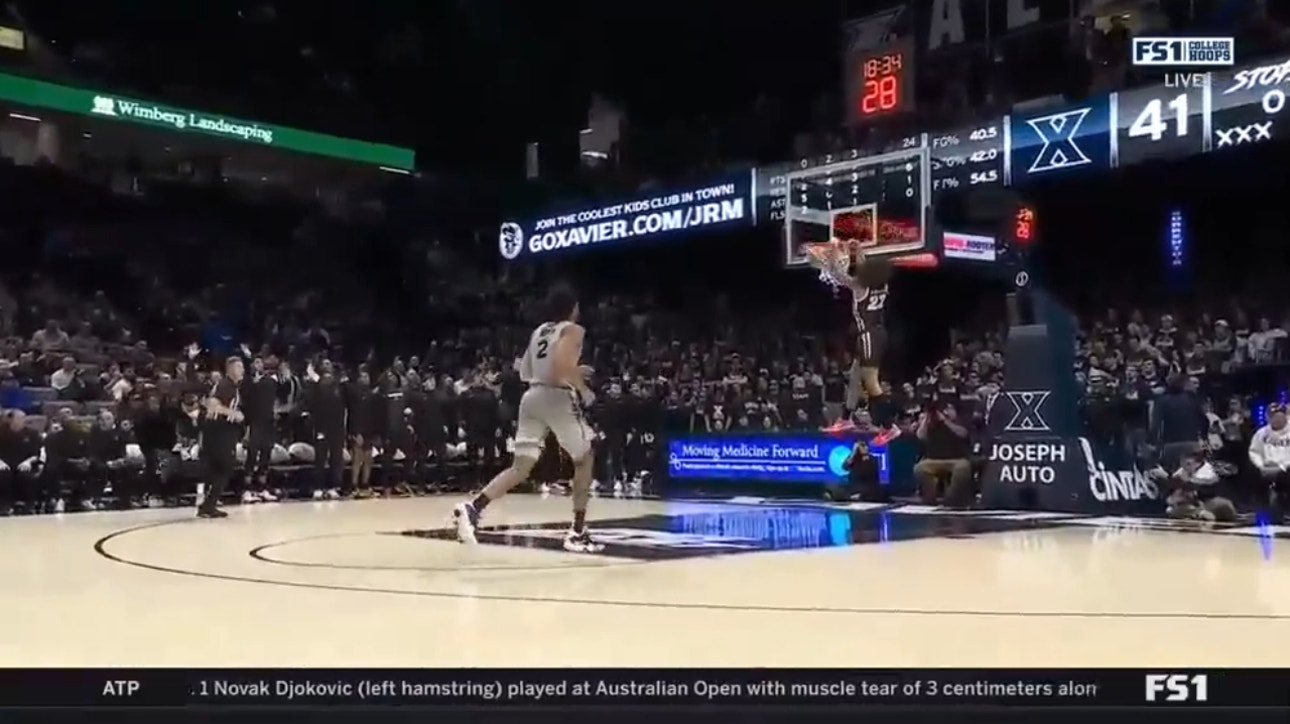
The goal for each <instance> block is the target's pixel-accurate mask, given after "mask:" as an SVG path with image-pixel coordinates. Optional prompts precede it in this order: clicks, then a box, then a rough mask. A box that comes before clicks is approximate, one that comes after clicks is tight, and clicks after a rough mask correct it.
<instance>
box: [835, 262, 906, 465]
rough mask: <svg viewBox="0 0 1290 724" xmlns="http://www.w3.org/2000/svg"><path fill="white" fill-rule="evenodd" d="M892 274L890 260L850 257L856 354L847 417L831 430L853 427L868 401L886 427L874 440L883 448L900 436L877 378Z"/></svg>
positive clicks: (871, 411)
mask: <svg viewBox="0 0 1290 724" xmlns="http://www.w3.org/2000/svg"><path fill="white" fill-rule="evenodd" d="M891 273H892V265H891V262H890V261H888V260H887V259H883V258H877V257H872V256H866V255H865V254H864V252H862V251H860V250H858V249H857V250H855V251H854V252H853V253H852V255H851V261H850V264H849V265H848V268H847V273H846V277H847V278H846V281H847V286H848V287H849V288H850V289H851V314H852V317H853V318H854V319H855V324H856V333H857V334H856V354H855V359H854V361H852V363H851V372H850V383H849V384H848V386H847V397H846V403H845V404H846V410H847V414H846V416H845V417H843V418H842V419H841V420H839V421H838V422H837V423H836V424H834V425H833V426H831V427H830V428H829V431H830V432H840V431H845V430H848V429H851V428H853V427H854V422H852V420H851V415H852V414H853V413H854V412H855V410H856V408H857V407H859V406H860V402H861V399H862V398H865V399H867V400H868V403H869V404H868V407H869V414H870V416H871V417H872V418H873V421H874V423H876V424H877V425H878V426H879V427H881V428H883V431H882V432H881V433H880V434H879V435H878V436H877V437H876V438H874V440H873V444H875V445H884V444H886V443H887V442H888V441H890V440H891V439H892V438H894V437H896V436H897V435H899V434H900V429H899V428H898V427H896V425H895V414H894V411H893V410H892V409H891V400H888V399H887V396H886V395H884V394H883V390H882V381H881V380H880V379H879V377H878V370H879V368H880V367H881V366H882V359H883V355H884V354H886V348H887V327H886V319H885V317H886V311H887V298H888V296H889V294H890V291H889V289H888V284H889V282H890V281H891Z"/></svg>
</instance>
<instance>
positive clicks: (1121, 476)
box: [1079, 437, 1160, 503]
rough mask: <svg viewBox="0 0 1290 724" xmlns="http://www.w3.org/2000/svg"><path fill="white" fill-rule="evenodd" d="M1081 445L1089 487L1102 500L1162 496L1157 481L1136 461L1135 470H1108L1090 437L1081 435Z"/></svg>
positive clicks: (1145, 498) (1117, 500)
mask: <svg viewBox="0 0 1290 724" xmlns="http://www.w3.org/2000/svg"><path fill="white" fill-rule="evenodd" d="M1079 446H1080V449H1081V450H1082V451H1083V452H1084V464H1085V465H1087V466H1088V489H1089V491H1090V492H1092V493H1093V497H1094V498H1097V499H1098V500H1099V501H1100V502H1103V503H1114V502H1120V501H1134V500H1155V499H1156V498H1158V497H1160V491H1159V489H1157V488H1156V484H1155V482H1154V481H1152V480H1151V478H1149V477H1147V476H1146V474H1145V473H1143V472H1142V471H1141V470H1140V469H1139V468H1138V466H1137V464H1136V463H1135V464H1134V466H1133V470H1107V469H1106V465H1104V464H1102V461H1100V460H1098V459H1097V456H1096V455H1094V454H1093V445H1092V444H1091V443H1090V442H1089V441H1088V438H1086V437H1081V438H1080V439H1079Z"/></svg>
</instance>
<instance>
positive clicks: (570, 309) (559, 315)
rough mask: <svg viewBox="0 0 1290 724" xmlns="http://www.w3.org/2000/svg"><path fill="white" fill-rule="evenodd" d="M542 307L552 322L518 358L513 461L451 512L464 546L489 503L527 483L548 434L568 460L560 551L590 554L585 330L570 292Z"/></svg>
mask: <svg viewBox="0 0 1290 724" xmlns="http://www.w3.org/2000/svg"><path fill="white" fill-rule="evenodd" d="M547 304H548V314H549V316H548V317H547V319H550V320H551V321H549V322H546V323H544V324H541V325H539V326H538V328H537V329H535V330H533V334H532V336H530V337H529V346H528V348H527V349H526V350H525V351H524V356H523V357H521V358H520V364H519V373H520V379H521V380H523V381H524V382H526V383H528V386H529V388H528V390H526V391H525V392H524V395H523V397H521V398H520V407H519V412H518V420H517V424H516V430H515V457H514V460H513V461H512V462H511V466H510V467H509V468H507V469H506V470H503V471H502V472H500V473H498V474H497V477H495V478H493V479H492V480H491V481H490V482H489V483H488V485H486V486H484V489H483V490H482V491H480V493H479V495H477V496H475V499H474V500H472V501H470V502H468V503H461V504H459V505H457V507H456V508H455V509H453V517H454V518H455V522H456V526H457V539H458V540H460V541H461V542H463V543H474V542H475V541H476V536H475V531H476V529H477V527H478V524H479V515H480V513H482V512H483V510H484V508H485V507H487V506H488V504H489V503H492V502H493V501H495V500H497V499H499V498H501V497H502V496H503V495H506V493H507V492H509V491H510V490H511V488H514V487H515V486H516V485H519V484H520V483H522V482H524V481H525V480H527V479H528V477H529V474H530V473H531V472H532V470H533V466H534V464H536V463H537V460H538V457H539V456H540V455H541V453H542V446H543V442H544V441H545V440H546V437H547V433H548V432H550V433H552V434H554V435H555V439H556V441H557V442H558V443H559V444H560V447H562V448H563V449H564V451H565V452H567V453H568V454H569V457H570V458H571V459H572V460H573V481H572V482H573V526H572V527H571V528H570V530H569V532H568V533H567V534H565V537H564V549H565V550H567V551H571V552H574V553H595V552H597V551H600V550H602V549H603V546H601V545H600V544H599V543H597V542H595V541H594V540H593V539H592V538H591V536H590V535H589V534H588V533H587V501H589V500H590V499H591V473H592V465H593V463H594V453H593V452H592V449H591V440H592V435H591V428H590V427H589V426H588V425H587V423H586V421H585V420H583V414H582V408H583V407H584V406H586V405H590V404H591V403H592V400H593V399H594V397H593V395H592V393H591V390H590V389H589V388H588V387H587V380H586V376H587V375H588V374H589V373H590V369H589V368H587V367H583V366H579V364H578V360H579V358H580V357H581V356H582V340H583V336H584V331H583V328H582V327H581V326H580V325H579V324H578V301H577V299H575V298H574V295H573V292H572V291H570V290H569V289H567V288H564V287H557V288H555V289H553V290H552V291H551V294H550V295H549V297H548V298H547Z"/></svg>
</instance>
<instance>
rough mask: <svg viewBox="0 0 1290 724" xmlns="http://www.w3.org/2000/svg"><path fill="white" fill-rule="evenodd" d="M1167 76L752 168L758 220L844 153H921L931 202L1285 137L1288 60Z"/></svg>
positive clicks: (778, 211) (773, 213)
mask: <svg viewBox="0 0 1290 724" xmlns="http://www.w3.org/2000/svg"><path fill="white" fill-rule="evenodd" d="M1168 77H1169V82H1168V83H1163V84H1159V85H1155V86H1149V87H1144V88H1136V89H1133V90H1127V91H1122V92H1118V93H1111V94H1109V95H1105V96H1101V97H1098V98H1094V99H1089V100H1086V101H1082V102H1080V103H1075V104H1068V105H1057V106H1054V107H1051V108H1044V109H1040V110H1033V111H1030V112H1027V113H1014V114H1011V115H1006V116H1002V117H999V118H996V119H993V120H991V121H987V122H985V123H980V124H977V125H974V126H971V127H968V128H962V129H959V130H956V131H949V132H944V133H922V134H916V135H914V136H910V137H907V138H902V139H898V140H896V141H895V142H894V143H890V144H887V145H885V146H883V147H881V148H874V149H867V150H852V151H846V152H844V153H842V154H833V155H832V156H831V157H829V158H819V159H799V160H797V161H790V162H786V163H782V164H775V165H772V166H766V167H761V168H758V169H757V171H756V174H755V181H756V186H755V188H756V199H755V203H756V208H757V214H758V221H759V222H775V223H781V222H782V221H783V219H784V209H785V207H786V202H787V200H786V198H785V197H786V196H787V195H788V194H789V188H788V187H789V184H788V183H787V180H786V179H787V177H788V175H789V174H792V173H794V172H797V171H798V170H799V169H804V168H810V167H813V166H827V165H829V163H830V162H832V161H834V160H835V159H838V158H842V157H845V158H847V159H849V160H862V159H864V158H865V157H866V156H878V155H881V154H884V153H891V152H892V151H896V150H900V151H913V150H915V149H927V151H928V157H929V160H930V165H929V169H930V177H931V178H930V179H929V184H928V188H929V193H930V195H931V199H930V201H931V203H933V204H934V203H935V202H936V199H937V197H938V196H940V195H942V194H946V193H953V192H955V191H961V190H967V189H971V188H973V187H979V186H989V185H999V184H1005V185H1014V184H1015V185H1021V184H1025V183H1027V182H1030V181H1037V180H1040V179H1047V178H1059V177H1066V176H1071V175H1074V174H1079V173H1087V172H1090V171H1093V172H1096V171H1105V170H1107V169H1112V168H1119V167H1123V166H1129V165H1133V164H1137V163H1141V162H1144V161H1150V160H1169V159H1180V158H1186V157H1188V156H1192V155H1195V154H1199V153H1208V152H1210V151H1222V150H1225V149H1230V148H1237V147H1243V146H1250V145H1254V144H1260V143H1267V142H1269V141H1273V140H1276V139H1279V138H1290V108H1287V92H1290V56H1281V57H1279V58H1273V59H1270V60H1268V61H1266V62H1263V63H1259V64H1256V65H1247V66H1243V67H1233V68H1214V69H1212V70H1209V71H1208V72H1201V73H1189V74H1188V73H1177V74H1171V75H1170V76H1168ZM787 203H791V202H787ZM796 261H798V260H795V259H790V260H789V262H790V263H794V262H796Z"/></svg>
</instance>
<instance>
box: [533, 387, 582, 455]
mask: <svg viewBox="0 0 1290 724" xmlns="http://www.w3.org/2000/svg"><path fill="white" fill-rule="evenodd" d="M548 433H550V434H552V435H554V436H555V440H556V442H557V443H559V445H560V447H561V448H562V449H563V450H564V451H565V452H566V453H568V454H569V457H570V458H572V459H573V460H581V459H582V458H583V457H584V456H585V455H586V454H587V452H588V451H589V450H590V449H591V440H592V434H591V428H590V427H589V426H588V425H587V422H586V420H585V419H584V418H583V414H582V404H581V403H580V402H579V400H578V395H577V393H576V392H574V391H573V390H571V389H569V388H567V387H554V386H551V385H537V384H535V385H532V386H531V387H529V389H528V390H527V391H525V393H524V396H523V397H521V398H520V409H519V411H518V413H517V414H516V425H515V454H516V455H517V456H524V457H527V458H531V459H534V460H536V459H538V458H539V457H540V456H541V454H542V447H543V443H544V442H545V441H546V437H547V434H548Z"/></svg>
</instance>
